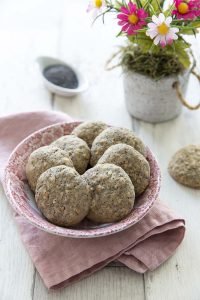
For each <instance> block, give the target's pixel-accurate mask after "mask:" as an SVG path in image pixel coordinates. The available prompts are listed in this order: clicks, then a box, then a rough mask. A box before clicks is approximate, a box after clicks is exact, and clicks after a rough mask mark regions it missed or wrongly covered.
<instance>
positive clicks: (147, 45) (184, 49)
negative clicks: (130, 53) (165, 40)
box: [129, 33, 190, 69]
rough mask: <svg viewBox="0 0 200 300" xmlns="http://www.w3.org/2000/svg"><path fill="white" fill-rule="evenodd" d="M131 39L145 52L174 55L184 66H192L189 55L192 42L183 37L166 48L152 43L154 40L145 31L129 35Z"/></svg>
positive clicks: (134, 45) (134, 44)
mask: <svg viewBox="0 0 200 300" xmlns="http://www.w3.org/2000/svg"><path fill="white" fill-rule="evenodd" d="M129 41H130V42H131V43H132V44H133V47H134V48H135V47H136V46H137V49H139V50H140V51H141V53H142V52H143V53H144V54H146V53H148V52H149V53H150V54H157V55H161V54H167V55H169V56H170V57H172V56H173V57H174V58H175V59H176V60H178V62H179V63H180V64H181V65H182V67H183V68H185V69H187V68H189V66H190V58H189V55H188V48H190V44H189V43H187V42H186V41H185V40H184V39H183V38H181V37H180V38H179V39H178V40H176V41H174V42H173V45H172V46H171V45H168V46H166V47H165V48H164V49H162V48H161V47H160V46H156V45H154V44H153V43H152V40H151V39H150V38H149V37H148V36H146V34H145V33H139V34H137V35H134V36H130V37H129Z"/></svg>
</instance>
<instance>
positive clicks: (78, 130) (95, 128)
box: [71, 121, 108, 148]
mask: <svg viewBox="0 0 200 300" xmlns="http://www.w3.org/2000/svg"><path fill="white" fill-rule="evenodd" d="M107 127H108V126H107V125H106V124H105V123H103V122H100V121H96V122H84V123H81V124H80V125H78V126H77V127H75V128H74V130H73V131H72V133H71V134H74V135H76V136H77V137H79V138H81V139H82V140H84V141H85V142H86V143H87V144H88V146H89V147H90V148H91V146H92V143H93V141H94V139H95V138H96V137H97V136H98V135H99V134H100V133H101V132H102V131H103V130H104V129H106V128H107Z"/></svg>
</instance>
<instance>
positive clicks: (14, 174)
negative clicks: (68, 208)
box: [4, 122, 160, 238]
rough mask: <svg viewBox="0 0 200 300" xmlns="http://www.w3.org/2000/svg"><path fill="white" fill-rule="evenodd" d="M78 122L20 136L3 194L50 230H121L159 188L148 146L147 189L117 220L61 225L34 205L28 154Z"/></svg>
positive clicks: (77, 234)
mask: <svg viewBox="0 0 200 300" xmlns="http://www.w3.org/2000/svg"><path fill="white" fill-rule="evenodd" d="M78 124H80V122H73V123H61V124H55V125H53V126H49V127H46V128H43V129H41V130H39V131H37V132H35V133H33V134H32V135H30V136H29V137H27V138H26V139H25V140H23V141H22V142H21V143H20V144H19V145H18V146H17V147H16V148H15V150H14V151H13V152H12V154H11V156H10V158H9V161H8V164H7V167H6V170H5V177H4V186H5V190H6V195H7V197H8V199H9V201H10V203H11V205H12V207H13V208H14V210H15V211H16V212H17V213H18V214H20V215H22V216H23V217H24V218H26V219H27V221H28V222H30V223H31V224H33V225H34V226H36V227H38V228H39V229H41V230H45V231H47V232H49V233H52V234H56V235H61V236H65V237H73V238H91V237H101V236H106V235H110V234H113V233H116V232H119V231H122V230H124V229H126V228H128V227H130V226H133V225H134V224H136V223H137V222H139V221H140V220H141V219H142V218H143V217H144V216H145V215H146V214H147V213H148V211H149V210H150V208H151V207H152V205H153V203H154V202H155V200H156V199H157V197H158V194H159V190H160V170H159V167H158V164H157V161H156V159H155V157H154V156H153V154H152V152H151V151H150V150H149V149H148V150H147V152H148V155H147V159H148V161H149V164H150V168H151V180H150V184H149V186H148V188H147V189H146V191H145V192H144V193H143V194H142V195H141V196H140V197H138V198H137V199H136V203H135V206H134V209H133V210H132V212H131V213H130V214H129V215H128V216H127V217H126V218H124V219H123V220H122V221H120V222H116V223H112V224H103V225H97V224H93V223H90V222H88V221H83V222H82V223H81V224H79V226H77V227H76V228H64V227H59V226H56V225H54V224H52V223H50V222H48V221H47V220H46V219H45V217H44V216H43V215H42V214H41V212H40V211H39V209H38V208H37V206H36V203H35V200H34V195H33V193H32V192H31V190H30V188H29V186H28V184H27V181H26V174H25V166H26V163H27V160H28V157H29V155H30V154H31V152H33V151H34V150H35V149H37V148H39V147H42V146H45V145H49V144H50V143H51V142H53V141H54V140H56V139H58V138H59V137H61V136H63V135H66V134H70V133H71V131H72V130H73V129H74V127H76V126H77V125H78Z"/></svg>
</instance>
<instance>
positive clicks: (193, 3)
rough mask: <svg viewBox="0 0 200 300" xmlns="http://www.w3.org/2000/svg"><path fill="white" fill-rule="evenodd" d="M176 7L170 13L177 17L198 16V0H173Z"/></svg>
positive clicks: (199, 3)
mask: <svg viewBox="0 0 200 300" xmlns="http://www.w3.org/2000/svg"><path fill="white" fill-rule="evenodd" d="M174 3H175V6H176V9H175V10H173V12H172V14H173V15H175V16H176V17H177V19H185V20H193V19H195V18H196V17H199V16H200V0H174Z"/></svg>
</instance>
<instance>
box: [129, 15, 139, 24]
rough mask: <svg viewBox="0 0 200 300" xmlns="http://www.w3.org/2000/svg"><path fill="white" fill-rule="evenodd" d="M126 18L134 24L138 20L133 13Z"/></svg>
mask: <svg viewBox="0 0 200 300" xmlns="http://www.w3.org/2000/svg"><path fill="white" fill-rule="evenodd" d="M128 20H129V23H131V24H133V25H135V24H137V22H138V21H139V18H138V16H136V15H135V14H132V15H130V16H128Z"/></svg>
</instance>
